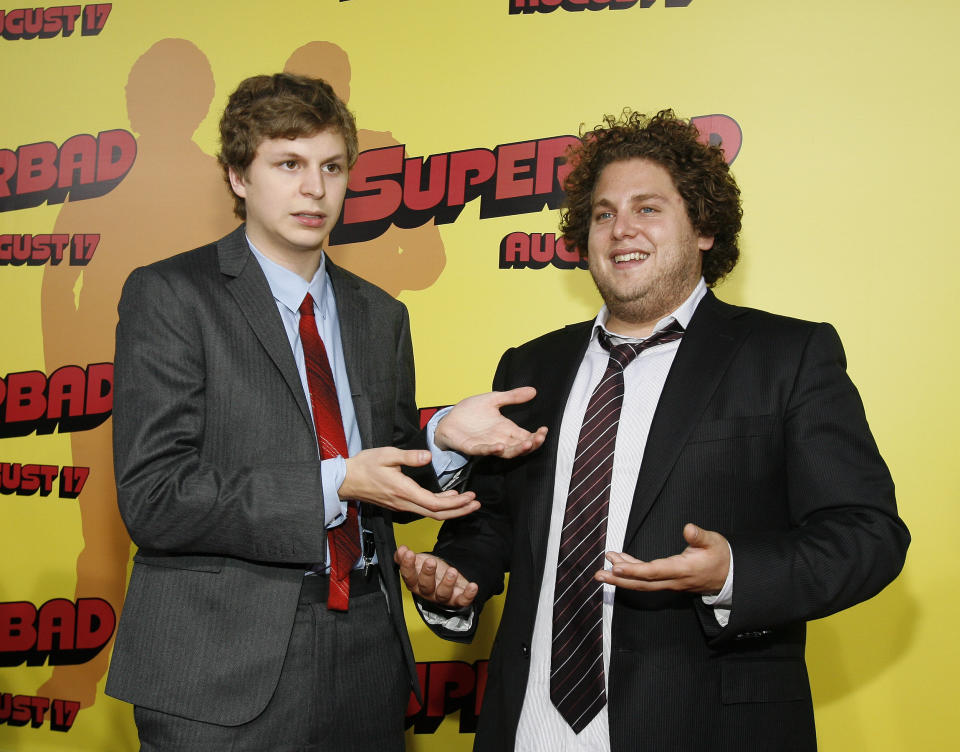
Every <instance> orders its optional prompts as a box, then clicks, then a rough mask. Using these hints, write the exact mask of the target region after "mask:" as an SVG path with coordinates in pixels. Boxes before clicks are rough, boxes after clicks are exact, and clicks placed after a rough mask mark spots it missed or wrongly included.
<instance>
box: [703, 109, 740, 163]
mask: <svg viewBox="0 0 960 752" xmlns="http://www.w3.org/2000/svg"><path fill="white" fill-rule="evenodd" d="M690 122H691V123H692V124H693V125H695V126H696V127H697V130H698V131H700V139H699V141H700V142H701V143H704V144H710V145H711V146H719V147H720V148H721V149H723V158H724V160H725V161H726V163H727V164H733V160H735V159H736V158H737V154H739V153H740V146H741V144H742V143H743V131H742V130H740V124H739V123H738V122H737V121H736V120H734V119H733V118H732V117H730V116H729V115H701V116H699V117H695V118H690Z"/></svg>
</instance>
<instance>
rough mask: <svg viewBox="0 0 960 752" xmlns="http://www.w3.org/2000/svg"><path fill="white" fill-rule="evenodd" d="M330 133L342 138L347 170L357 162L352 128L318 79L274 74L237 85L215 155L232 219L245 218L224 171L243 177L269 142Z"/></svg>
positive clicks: (354, 127) (222, 121)
mask: <svg viewBox="0 0 960 752" xmlns="http://www.w3.org/2000/svg"><path fill="white" fill-rule="evenodd" d="M328 128H332V129H334V130H336V131H337V132H339V133H340V135H341V136H343V140H344V142H345V143H346V146H347V164H348V166H349V167H353V165H354V164H355V163H356V161H357V155H358V153H359V147H358V145H357V124H356V122H355V121H354V119H353V115H352V114H351V112H350V110H348V109H347V106H346V105H345V104H344V103H343V102H342V101H341V100H340V98H339V97H338V96H337V95H336V94H334V93H333V89H332V88H331V87H330V85H329V84H328V83H327V82H326V81H324V80H323V79H320V78H310V77H308V76H298V75H295V74H292V73H275V74H273V75H272V76H252V77H250V78H247V79H245V80H243V81H241V82H240V85H239V86H238V87H237V89H236V91H234V92H233V94H231V95H230V99H229V100H227V106H226V108H225V109H224V111H223V117H222V118H220V153H219V154H217V160H218V161H219V162H220V166H221V167H223V174H224V178H225V179H226V181H227V189H228V190H229V191H230V193H231V195H232V196H233V198H234V207H233V213H234V214H236V215H237V216H238V217H240V219H246V218H247V207H246V202H245V201H244V199H242V198H241V197H240V196H237V195H236V194H235V193H234V192H233V189H232V188H230V175H229V170H230V168H233V170H234V171H235V172H236V173H237V174H239V175H241V176H243V175H244V174H245V173H246V170H247V168H248V167H249V166H250V163H251V162H253V159H254V157H255V156H256V153H257V147H258V146H260V144H261V143H262V142H263V141H265V140H267V139H271V138H290V139H294V138H301V137H303V136H307V137H309V136H313V135H314V134H316V133H319V132H320V131H322V130H326V129H328Z"/></svg>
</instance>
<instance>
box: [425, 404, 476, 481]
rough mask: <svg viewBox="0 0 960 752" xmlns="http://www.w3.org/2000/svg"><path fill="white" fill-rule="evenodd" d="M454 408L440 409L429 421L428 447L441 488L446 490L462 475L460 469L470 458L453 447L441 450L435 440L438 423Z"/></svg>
mask: <svg viewBox="0 0 960 752" xmlns="http://www.w3.org/2000/svg"><path fill="white" fill-rule="evenodd" d="M452 409H453V406H450V407H445V408H443V409H442V410H438V411H437V412H435V413H434V414H433V417H432V418H430V421H429V422H428V423H427V448H428V449H429V450H430V457H431V461H432V463H433V471H434V472H435V473H436V474H437V481H438V482H439V484H440V488H442V489H443V490H446V489H448V488H450V487H451V486H453V485H454V484H455V483H456V482H457V480H458V479H459V477H460V471H461V470H462V469H463V468H464V467H465V466H466V464H467V461H468V460H469V458H468V457H467V456H466V455H464V454H460V452H457V451H455V450H453V449H447V450H444V451H441V450H440V449H437V445H436V443H435V442H434V440H433V436H434V434H435V433H436V432H437V423H439V422H440V421H441V419H442V418H443V417H444V416H445V415H446V414H447V413H449V412H450V411H451V410H452Z"/></svg>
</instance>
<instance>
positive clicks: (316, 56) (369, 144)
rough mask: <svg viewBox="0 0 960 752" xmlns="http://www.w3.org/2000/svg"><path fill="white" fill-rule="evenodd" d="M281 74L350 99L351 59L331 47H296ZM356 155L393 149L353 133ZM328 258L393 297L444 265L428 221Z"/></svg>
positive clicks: (333, 249)
mask: <svg viewBox="0 0 960 752" xmlns="http://www.w3.org/2000/svg"><path fill="white" fill-rule="evenodd" d="M284 70H285V71H286V72H287V73H299V74H301V75H304V76H315V77H318V78H322V79H324V80H325V81H327V83H329V84H330V85H331V86H332V87H333V90H334V91H335V92H336V93H337V96H339V97H340V98H341V99H342V100H343V101H344V102H349V100H350V60H349V58H348V57H347V53H346V52H344V51H343V50H342V49H341V48H340V47H338V46H337V45H335V44H333V43H332V42H308V43H307V44H305V45H303V46H302V47H299V48H297V49H296V50H295V51H294V52H293V54H292V55H290V58H289V59H288V60H287V63H286V65H285V66H284ZM357 137H358V140H359V141H360V151H368V150H370V149H382V148H384V147H387V146H397V145H399V143H400V142H399V141H397V140H396V139H395V138H394V137H393V134H392V133H390V132H389V131H368V130H358V132H357ZM327 250H328V252H329V253H330V257H331V258H332V259H333V260H334V261H335V262H336V263H338V264H339V265H340V266H342V267H344V268H345V269H349V270H350V271H352V272H353V273H354V274H358V275H360V276H361V277H363V278H364V279H366V280H367V281H369V282H372V283H373V284H375V285H377V286H378V287H381V288H383V289H384V290H386V291H387V292H388V293H390V294H391V295H393V297H396V296H397V295H399V294H400V291H401V290H422V289H424V288H425V287H429V286H430V285H432V284H433V283H434V282H436V280H437V277H439V276H440V272H442V271H443V267H444V265H445V264H446V254H445V252H444V248H443V240H442V238H441V237H440V231H439V230H438V229H437V226H436V224H434V222H433V221H432V220H431V221H429V222H427V223H426V224H424V225H421V226H420V227H415V228H413V229H404V228H399V227H395V226H394V225H390V227H389V228H388V229H387V231H386V232H385V233H384V234H383V235H381V236H380V237H378V238H374V239H373V240H366V241H364V242H362V243H343V244H340V245H331V246H329V248H328V249H327Z"/></svg>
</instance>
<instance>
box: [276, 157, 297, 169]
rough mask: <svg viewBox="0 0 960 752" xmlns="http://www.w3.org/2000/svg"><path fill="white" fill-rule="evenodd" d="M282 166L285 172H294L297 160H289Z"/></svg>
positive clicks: (282, 163) (281, 164)
mask: <svg viewBox="0 0 960 752" xmlns="http://www.w3.org/2000/svg"><path fill="white" fill-rule="evenodd" d="M280 166H281V167H283V168H284V169H285V170H294V169H296V167H297V161H296V160H295V159H288V160H287V161H285V162H281V163H280Z"/></svg>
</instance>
